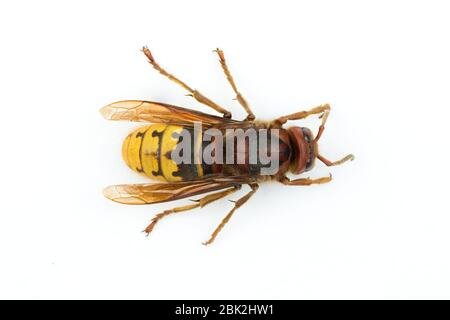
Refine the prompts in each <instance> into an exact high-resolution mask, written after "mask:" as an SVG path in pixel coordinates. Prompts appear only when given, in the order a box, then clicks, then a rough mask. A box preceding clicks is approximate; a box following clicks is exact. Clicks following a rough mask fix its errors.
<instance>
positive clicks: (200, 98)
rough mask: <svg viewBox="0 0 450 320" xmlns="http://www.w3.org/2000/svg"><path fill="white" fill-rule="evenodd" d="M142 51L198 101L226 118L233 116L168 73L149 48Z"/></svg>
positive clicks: (155, 65)
mask: <svg viewBox="0 0 450 320" xmlns="http://www.w3.org/2000/svg"><path fill="white" fill-rule="evenodd" d="M142 52H144V54H145V55H146V56H147V58H148V62H149V63H150V64H151V65H152V66H153V68H154V69H155V70H156V71H158V72H159V73H161V74H162V75H163V76H166V77H167V78H168V79H169V80H171V81H173V82H175V83H176V84H178V85H179V86H181V87H183V88H184V89H186V90H187V91H189V93H190V96H192V97H194V99H195V100H197V101H198V102H200V103H202V104H204V105H207V106H208V107H211V108H213V109H214V110H216V111H217V112H220V113H222V114H223V116H224V117H225V118H231V112H229V111H228V110H226V109H224V108H222V107H221V106H219V105H218V104H216V103H215V102H213V101H211V100H210V99H209V98H207V97H205V96H204V95H203V94H201V93H200V92H199V91H197V90H194V89H192V88H191V87H189V86H188V85H187V84H186V83H184V82H183V81H181V80H179V79H178V78H177V77H175V76H174V75H172V74H170V73H168V72H167V71H166V70H164V69H163V68H162V67H161V66H160V65H159V64H158V63H157V62H156V61H155V59H154V58H153V55H152V53H151V51H150V50H149V49H148V48H147V47H144V48H142Z"/></svg>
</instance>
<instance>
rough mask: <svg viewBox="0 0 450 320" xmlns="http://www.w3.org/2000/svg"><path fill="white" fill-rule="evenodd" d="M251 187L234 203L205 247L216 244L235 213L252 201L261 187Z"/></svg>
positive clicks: (251, 185) (254, 185) (205, 243)
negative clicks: (220, 233)
mask: <svg viewBox="0 0 450 320" xmlns="http://www.w3.org/2000/svg"><path fill="white" fill-rule="evenodd" d="M249 186H250V187H251V188H252V190H251V191H250V192H249V193H247V194H246V195H245V196H243V197H242V198H240V199H239V200H237V201H236V202H235V203H234V208H233V209H231V211H230V212H229V213H228V214H227V215H226V216H225V218H224V219H223V220H222V222H221V223H220V224H219V226H218V227H217V228H216V230H214V232H213V233H212V234H211V237H210V238H209V240H208V241H206V242H203V244H204V245H205V246H206V245H208V244H211V243H213V242H214V240H215V239H216V237H217V235H218V234H219V232H220V231H221V230H222V229H223V227H224V226H225V225H226V224H227V222H228V221H229V220H230V219H231V217H232V216H233V213H234V212H235V211H236V209H237V208H239V207H241V206H242V205H243V204H244V203H246V202H247V200H248V199H250V198H251V196H252V195H253V194H255V192H256V190H258V187H259V186H258V185H257V184H256V183H255V184H250V185H249Z"/></svg>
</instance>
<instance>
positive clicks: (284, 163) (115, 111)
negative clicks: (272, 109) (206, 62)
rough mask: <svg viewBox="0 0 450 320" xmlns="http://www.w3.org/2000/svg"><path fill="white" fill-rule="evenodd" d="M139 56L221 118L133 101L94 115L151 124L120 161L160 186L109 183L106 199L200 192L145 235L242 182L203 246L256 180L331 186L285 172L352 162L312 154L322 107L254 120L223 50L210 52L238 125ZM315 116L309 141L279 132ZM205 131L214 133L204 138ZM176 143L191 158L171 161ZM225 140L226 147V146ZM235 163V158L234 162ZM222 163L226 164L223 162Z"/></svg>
mask: <svg viewBox="0 0 450 320" xmlns="http://www.w3.org/2000/svg"><path fill="white" fill-rule="evenodd" d="M142 51H143V53H144V54H145V55H146V57H147V58H148V62H149V63H150V64H151V65H152V66H153V68H154V69H155V70H157V71H158V72H159V73H161V74H162V75H163V76H165V77H167V78H168V79H169V80H171V81H173V82H175V83H176V84H178V85H179V86H181V87H183V88H184V89H185V90H187V91H188V92H189V95H190V96H192V97H193V98H194V99H195V100H197V101H198V102H199V103H201V104H204V105H206V106H208V107H210V108H212V109H214V110H216V111H217V112H219V113H221V114H223V117H219V116H215V115H210V114H206V113H202V112H198V111H195V110H190V109H186V108H181V107H177V106H173V105H169V104H165V103H160V102H150V101H141V100H127V101H119V102H114V103H112V104H110V105H107V106H105V107H103V108H102V109H101V110H100V112H101V114H102V115H103V116H104V117H105V118H106V119H109V120H127V121H137V122H147V123H152V124H149V125H146V126H144V127H140V128H138V129H136V130H134V131H133V132H132V133H130V134H129V135H128V136H127V138H126V139H125V141H124V143H123V147H122V156H123V159H124V160H125V162H126V164H127V165H128V166H129V167H130V168H131V169H133V170H134V171H137V172H138V173H140V174H143V175H144V176H146V177H149V178H151V179H156V180H160V181H161V182H160V183H152V184H124V185H115V186H110V187H107V188H106V189H105V190H104V195H105V196H106V197H107V198H109V199H111V200H113V201H116V202H119V203H124V204H152V203H159V202H167V201H172V200H178V199H182V198H187V197H192V196H196V195H200V194H205V193H208V194H207V195H205V196H203V197H202V198H200V199H198V200H193V203H192V204H188V205H185V206H181V207H176V208H173V209H169V210H165V211H164V212H162V213H159V214H157V215H156V216H155V217H154V218H153V219H152V221H151V223H150V224H149V225H148V226H147V228H146V229H145V230H144V232H146V233H147V234H149V233H150V232H152V230H153V228H154V227H155V225H156V224H157V223H158V222H159V221H160V220H161V219H162V218H164V217H165V216H168V215H170V214H173V213H178V212H182V211H187V210H191V209H194V208H198V207H200V208H202V207H204V206H205V205H207V204H209V203H211V202H213V201H216V200H219V199H222V198H224V197H226V196H228V195H230V194H232V193H234V192H236V191H238V190H239V189H241V187H242V185H248V186H249V187H250V189H251V190H250V191H249V192H248V193H247V194H246V195H244V196H243V197H241V198H240V199H238V200H237V201H235V202H234V207H233V209H232V210H231V211H230V212H229V213H228V214H227V215H226V216H225V218H224V219H223V220H222V222H221V223H220V224H219V226H218V227H217V228H216V229H215V230H214V232H213V233H212V234H211V236H210V238H209V240H207V241H206V242H204V244H205V245H208V244H211V243H212V242H213V241H214V240H215V238H216V237H217V235H218V234H219V232H220V231H221V230H222V228H223V227H224V226H225V224H226V223H227V222H228V221H229V220H230V218H231V217H232V215H233V214H234V212H235V211H236V209H238V208H239V207H241V206H242V205H243V204H244V203H246V202H247V201H248V200H249V199H250V198H251V197H252V196H253V195H254V194H255V192H256V191H257V190H258V187H259V184H260V183H261V182H264V181H273V180H276V181H278V182H281V183H282V184H284V185H290V186H309V185H312V184H323V183H327V182H330V181H331V175H330V176H327V177H321V178H317V179H310V178H299V179H295V180H290V179H289V178H288V177H286V173H288V172H291V173H293V174H297V175H298V174H302V173H304V172H307V171H309V170H311V169H312V168H313V167H314V164H315V161H316V159H318V160H320V161H321V162H323V163H324V164H325V165H326V166H335V165H339V164H342V163H344V162H346V161H348V160H353V158H354V157H353V155H351V154H349V155H347V156H345V157H343V158H342V159H341V160H338V161H335V162H332V161H329V160H327V159H326V158H325V157H323V156H322V155H321V154H320V153H319V149H318V141H319V139H320V137H321V136H322V133H323V131H324V128H325V122H326V121H327V118H328V115H329V112H330V106H329V105H328V104H324V105H321V106H318V107H315V108H312V109H310V110H307V111H300V112H296V113H293V114H289V115H286V116H282V117H279V118H277V119H275V120H273V121H257V120H255V115H254V114H253V112H252V110H251V108H250V106H249V104H248V102H247V100H246V99H245V98H244V97H243V95H242V94H241V93H240V92H239V90H238V88H237V86H236V84H235V82H234V79H233V77H232V75H231V73H230V71H229V69H228V66H227V63H226V61H225V56H224V53H223V51H222V50H220V49H217V50H215V52H216V53H217V55H218V57H219V62H220V64H221V67H222V69H223V71H224V73H225V76H226V78H227V80H228V82H229V84H230V85H231V87H232V89H233V91H234V93H235V94H236V100H237V101H238V103H239V104H240V105H241V106H242V107H243V108H244V109H245V111H246V112H247V114H248V115H247V117H246V119H244V120H234V119H232V116H231V113H230V112H229V111H228V110H226V109H224V108H223V107H221V106H219V105H218V104H217V103H215V102H213V101H212V100H211V99H209V98H207V97H206V96H204V95H203V94H202V93H200V92H199V91H198V90H195V89H192V88H191V87H190V86H188V85H187V84H186V83H184V82H183V81H181V80H180V79H178V78H177V77H175V76H174V75H172V74H170V73H169V72H167V71H166V70H165V69H163V68H162V67H161V66H160V65H159V64H158V63H157V62H156V60H155V59H154V57H153V55H152V53H151V52H150V50H149V49H148V48H147V47H144V48H143V49H142ZM316 114H317V115H319V118H320V119H321V125H320V127H319V130H318V133H317V134H316V135H315V136H314V135H313V134H312V132H311V130H309V129H308V128H305V127H289V128H284V127H283V126H284V124H285V123H286V122H287V121H291V120H300V119H304V118H306V117H308V116H310V115H316ZM197 124H201V128H200V129H198V128H196V125H197ZM239 129H241V131H240V132H241V133H242V132H244V135H238V134H237V135H236V134H235V135H231V134H230V132H234V131H237V130H239ZM212 130H214V135H213V134H211V133H210V132H212ZM233 130H234V131H233ZM247 132H254V136H251V135H246V134H245V133H247ZM182 133H187V134H188V136H187V137H188V138H190V137H189V135H190V136H194V139H190V141H189V142H187V141H185V140H189V139H185V138H186V136H185V135H183V134H182ZM196 133H197V135H196ZM230 136H231V139H230ZM182 137H183V138H182ZM263 139H265V140H269V141H270V142H271V146H272V144H273V145H275V146H277V148H276V149H275V150H274V149H273V148H271V150H270V152H269V150H268V147H267V144H266V145H263V144H262V142H263ZM224 140H226V141H227V146H225V144H224V143H223V141H224ZM182 141H184V142H186V143H187V146H189V147H191V148H190V150H189V152H186V150H178V153H179V154H178V156H180V155H181V157H183V159H184V160H186V159H189V160H191V161H176V160H175V159H174V151H175V150H176V149H177V148H178V146H179V145H180V143H181V142H182ZM229 141H231V143H228V142H229ZM266 142H267V141H266ZM252 146H253V148H252ZM208 148H209V149H208ZM207 149H208V150H209V151H211V152H210V154H211V159H206V158H205V157H204V158H201V157H200V158H199V155H204V153H205V151H206V150H207ZM263 149H264V150H263ZM183 151H184V153H183ZM261 151H264V152H266V153H267V154H269V153H270V158H269V160H270V161H269V162H267V161H266V162H265V163H263V161H262V159H260V158H259V157H258V156H256V157H254V156H253V155H252V152H253V153H255V152H256V153H258V155H259V154H261ZM223 157H226V159H227V161H226V162H225V161H223ZM237 158H239V159H240V160H241V161H237V162H236V159H237ZM230 159H231V160H232V161H228V160H230ZM255 159H256V160H255ZM196 160H197V161H196ZM207 160H209V161H207ZM275 162H276V163H275ZM274 164H275V165H276V166H274ZM268 167H275V170H274V171H272V172H270V174H267V170H266V172H265V174H263V172H262V171H263V170H264V169H267V168H268Z"/></svg>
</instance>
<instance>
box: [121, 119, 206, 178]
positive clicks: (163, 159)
mask: <svg viewBox="0 0 450 320" xmlns="http://www.w3.org/2000/svg"><path fill="white" fill-rule="evenodd" d="M183 129H184V127H182V126H177V125H166V124H152V125H148V126H145V127H141V128H138V129H136V130H134V131H133V132H132V133H130V134H129V135H128V136H127V138H126V139H125V141H124V142H123V146H122V157H123V159H124V161H125V162H126V164H127V165H128V166H129V167H130V168H131V169H133V170H134V171H136V172H138V173H141V174H143V175H145V176H147V177H149V178H151V179H156V180H161V181H168V182H175V181H182V180H184V179H183V175H181V174H180V172H179V166H178V165H177V164H176V163H175V162H174V161H173V160H172V159H171V158H170V153H171V151H172V150H173V149H174V148H175V147H176V145H177V143H178V138H176V135H174V133H178V134H179V133H181V131H182V130H183ZM197 168H198V169H201V166H197ZM202 175H203V172H202V170H198V172H197V177H201V176H202Z"/></svg>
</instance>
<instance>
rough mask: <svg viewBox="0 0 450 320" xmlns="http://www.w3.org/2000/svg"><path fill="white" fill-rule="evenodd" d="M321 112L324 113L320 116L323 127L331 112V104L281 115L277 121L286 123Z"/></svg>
mask: <svg viewBox="0 0 450 320" xmlns="http://www.w3.org/2000/svg"><path fill="white" fill-rule="evenodd" d="M320 113H321V114H322V115H321V116H320V118H321V119H322V125H321V127H322V126H323V125H324V124H325V122H326V121H327V118H328V113H330V105H329V104H323V105H321V106H318V107H315V108H312V109H311V110H308V111H300V112H296V113H292V114H289V115H287V116H283V117H279V118H278V119H276V120H275V122H277V123H279V124H285V123H286V122H287V121H288V120H300V119H305V118H307V117H309V116H310V115H313V114H320ZM322 131H323V129H322Z"/></svg>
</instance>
